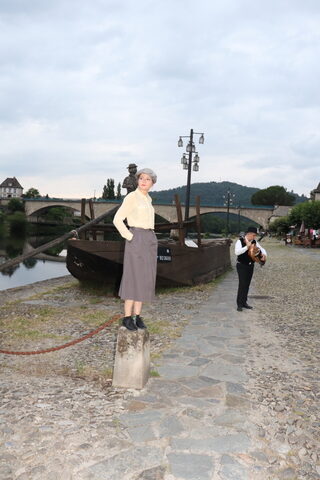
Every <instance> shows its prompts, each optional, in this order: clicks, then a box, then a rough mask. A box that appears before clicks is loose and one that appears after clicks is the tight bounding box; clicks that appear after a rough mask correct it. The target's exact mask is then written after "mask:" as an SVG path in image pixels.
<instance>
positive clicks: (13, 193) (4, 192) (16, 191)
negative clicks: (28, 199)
mask: <svg viewBox="0 0 320 480" xmlns="http://www.w3.org/2000/svg"><path fill="white" fill-rule="evenodd" d="M22 193H23V187H22V186H21V185H20V183H19V182H18V180H17V179H16V177H13V178H6V179H5V181H4V182H2V183H1V185H0V198H20V197H21V195H22Z"/></svg>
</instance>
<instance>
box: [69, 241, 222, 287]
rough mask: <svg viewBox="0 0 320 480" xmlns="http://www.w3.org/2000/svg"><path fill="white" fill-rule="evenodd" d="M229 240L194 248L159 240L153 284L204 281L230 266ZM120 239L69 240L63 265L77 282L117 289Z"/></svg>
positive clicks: (208, 242) (182, 284) (121, 247)
mask: <svg viewBox="0 0 320 480" xmlns="http://www.w3.org/2000/svg"><path fill="white" fill-rule="evenodd" d="M230 243H231V241H230V240H229V239H219V240H209V241H203V244H202V245H201V246H200V247H199V248H198V247H197V248H194V247H188V246H185V245H183V246H181V245H180V244H179V243H176V242H173V241H164V240H160V241H159V248H158V262H157V280H156V282H157V283H156V286H157V287H159V286H192V285H197V284H201V283H207V282H209V281H211V280H213V279H214V278H215V277H217V276H218V275H220V274H221V273H223V272H225V271H226V270H227V269H228V268H229V267H230ZM123 253H124V242H123V241H90V240H69V242H68V253H67V268H68V270H69V272H70V273H71V274H72V275H73V276H74V277H76V278H77V279H78V280H80V281H94V282H100V283H101V282H103V283H106V284H113V285H114V287H115V288H118V286H119V284H120V280H121V276H122V263H123Z"/></svg>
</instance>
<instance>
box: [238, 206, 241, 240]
mask: <svg viewBox="0 0 320 480" xmlns="http://www.w3.org/2000/svg"><path fill="white" fill-rule="evenodd" d="M240 216H241V205H240V203H239V205H238V233H240Z"/></svg>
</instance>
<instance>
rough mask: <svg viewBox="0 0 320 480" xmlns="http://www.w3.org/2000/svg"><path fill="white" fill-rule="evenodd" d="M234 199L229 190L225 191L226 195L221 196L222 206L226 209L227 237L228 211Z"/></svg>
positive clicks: (228, 228) (228, 230)
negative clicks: (222, 199)
mask: <svg viewBox="0 0 320 480" xmlns="http://www.w3.org/2000/svg"><path fill="white" fill-rule="evenodd" d="M234 197H235V194H234V193H231V192H230V190H229V188H228V190H227V193H226V195H223V198H224V199H225V201H224V205H225V206H226V207H227V235H229V233H230V226H229V210H230V205H232V202H233V199H234Z"/></svg>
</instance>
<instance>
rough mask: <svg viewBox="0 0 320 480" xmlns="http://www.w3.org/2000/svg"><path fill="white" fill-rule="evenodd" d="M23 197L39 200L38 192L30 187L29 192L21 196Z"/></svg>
mask: <svg viewBox="0 0 320 480" xmlns="http://www.w3.org/2000/svg"><path fill="white" fill-rule="evenodd" d="M23 197H25V198H40V197H41V195H40V193H39V190H37V189H36V188H33V187H31V188H29V190H27V191H26V193H25V194H24V195H23Z"/></svg>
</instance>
